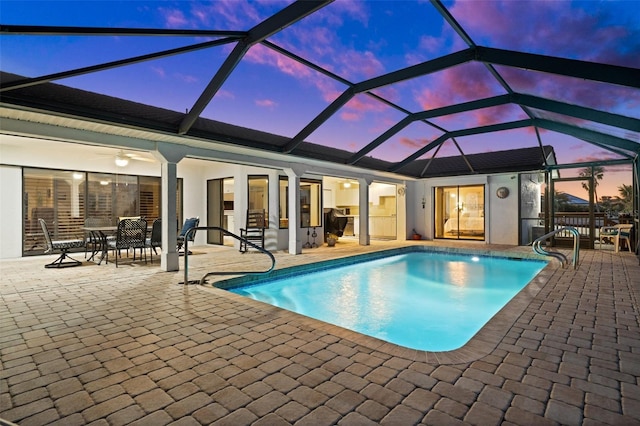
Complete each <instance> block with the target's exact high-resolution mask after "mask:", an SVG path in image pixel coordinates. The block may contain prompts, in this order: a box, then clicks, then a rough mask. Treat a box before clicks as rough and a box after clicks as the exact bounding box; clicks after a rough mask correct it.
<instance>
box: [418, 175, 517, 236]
mask: <svg viewBox="0 0 640 426" xmlns="http://www.w3.org/2000/svg"><path fill="white" fill-rule="evenodd" d="M462 185H484V186H485V217H486V218H487V220H486V221H485V235H486V237H485V240H484V241H479V243H484V244H510V245H517V244H518V179H517V174H515V173H511V174H499V175H473V176H457V177H446V178H432V179H425V180H422V181H417V182H410V183H408V186H407V191H406V197H407V227H406V231H407V238H410V236H411V233H412V231H413V229H415V230H416V231H417V232H418V233H420V234H421V235H422V237H423V239H428V240H432V239H434V233H435V232H434V231H435V228H434V205H435V200H434V193H435V188H436V187H441V186H462ZM500 187H506V188H508V189H509V196H508V197H506V198H499V197H498V196H497V195H496V191H497V189H498V188H500ZM423 200H424V208H423V203H422V201H423Z"/></svg>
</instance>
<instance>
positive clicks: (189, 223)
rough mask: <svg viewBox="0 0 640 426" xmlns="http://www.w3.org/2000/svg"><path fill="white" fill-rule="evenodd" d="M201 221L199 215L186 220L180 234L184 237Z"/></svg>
mask: <svg viewBox="0 0 640 426" xmlns="http://www.w3.org/2000/svg"><path fill="white" fill-rule="evenodd" d="M199 222H200V220H199V219H198V218H197V217H192V218H189V219H187V220H185V221H184V225H183V226H182V229H181V230H180V236H182V237H184V235H185V234H186V233H187V231H188V230H189V229H191V228H194V227H196V226H198V223H199Z"/></svg>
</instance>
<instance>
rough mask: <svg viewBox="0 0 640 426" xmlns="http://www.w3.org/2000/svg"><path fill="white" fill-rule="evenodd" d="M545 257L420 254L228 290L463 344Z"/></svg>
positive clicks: (401, 341)
mask: <svg viewBox="0 0 640 426" xmlns="http://www.w3.org/2000/svg"><path fill="white" fill-rule="evenodd" d="M545 265H546V262H542V261H535V260H513V259H507V258H496V257H476V256H467V255H449V254H441V253H433V252H416V253H408V254H401V255H396V256H392V257H388V258H384V259H378V260H373V261H368V262H363V263H358V264H352V265H348V266H341V267H336V268H332V269H327V270H321V271H317V272H312V273H305V274H302V275H298V276H294V277H288V278H282V279H278V280H273V281H267V282H264V283H259V284H253V285H250V286H246V287H239V288H232V289H229V291H232V292H234V293H237V294H240V295H243V296H247V297H251V298H253V299H256V300H260V301H262V302H266V303H269V304H271V305H274V306H278V307H280V308H283V309H288V310H290V311H294V312H298V313H300V314H302V315H306V316H309V317H312V318H316V319H319V320H322V321H325V322H328V323H331V324H335V325H338V326H341V327H344V328H347V329H350V330H354V331H357V332H359V333H362V334H366V335H369V336H373V337H377V338H379V339H382V340H386V341H388V342H391V343H395V344H397V345H401V346H405V347H408V348H412V349H419V350H425V351H447V350H453V349H457V348H459V347H461V346H463V345H464V344H465V343H466V342H467V341H468V340H469V339H471V337H473V335H474V334H476V333H477V332H478V330H480V329H481V328H482V326H483V325H484V324H485V323H486V322H487V321H489V319H491V317H493V316H494V315H495V314H496V313H497V312H498V311H499V310H500V309H501V308H502V307H503V306H504V305H505V304H506V303H507V302H508V301H509V300H511V299H512V298H513V297H514V296H515V295H516V294H517V293H518V292H519V291H520V290H522V289H523V288H524V287H525V286H526V285H527V283H529V281H531V280H532V279H533V278H534V277H535V276H536V274H537V273H538V272H540V271H541V270H542V268H544V266H545Z"/></svg>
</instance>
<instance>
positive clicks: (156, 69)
mask: <svg viewBox="0 0 640 426" xmlns="http://www.w3.org/2000/svg"><path fill="white" fill-rule="evenodd" d="M151 71H153V72H154V73H155V74H156V75H158V77H160V78H165V77H166V76H167V73H166V71H165V69H164V68H162V67H156V66H152V67H151Z"/></svg>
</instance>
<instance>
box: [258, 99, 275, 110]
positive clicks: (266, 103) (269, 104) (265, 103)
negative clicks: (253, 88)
mask: <svg viewBox="0 0 640 426" xmlns="http://www.w3.org/2000/svg"><path fill="white" fill-rule="evenodd" d="M255 103H256V105H258V106H259V107H263V108H268V109H273V108H275V107H276V106H277V105H278V104H277V102H275V101H272V100H271V99H256V101H255Z"/></svg>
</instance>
